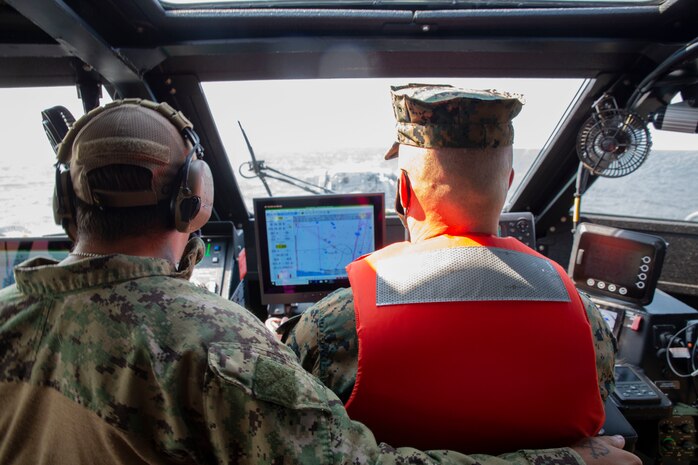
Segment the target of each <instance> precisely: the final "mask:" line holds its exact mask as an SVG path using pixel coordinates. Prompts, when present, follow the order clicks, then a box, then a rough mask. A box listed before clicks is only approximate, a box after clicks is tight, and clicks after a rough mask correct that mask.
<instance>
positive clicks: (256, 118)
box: [203, 78, 584, 211]
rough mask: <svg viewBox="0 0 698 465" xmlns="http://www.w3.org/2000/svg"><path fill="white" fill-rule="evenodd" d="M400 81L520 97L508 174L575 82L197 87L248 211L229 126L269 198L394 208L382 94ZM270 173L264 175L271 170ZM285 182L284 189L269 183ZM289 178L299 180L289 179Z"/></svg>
mask: <svg viewBox="0 0 698 465" xmlns="http://www.w3.org/2000/svg"><path fill="white" fill-rule="evenodd" d="M409 82H431V83H441V84H452V85H454V86H458V87H463V88H471V89H499V90H506V91H509V92H516V93H520V94H523V95H524V98H525V100H526V105H524V108H523V110H522V112H521V114H520V115H519V116H517V117H516V118H515V119H514V131H515V139H514V170H515V173H516V174H515V177H514V183H513V185H512V188H511V189H510V191H509V195H511V194H512V193H513V192H515V190H516V187H517V186H518V184H519V182H520V181H521V179H523V177H524V175H525V173H526V172H527V171H528V169H529V168H530V167H531V166H532V164H533V162H534V161H535V159H536V157H537V156H538V154H539V152H540V150H541V148H542V147H543V146H544V145H545V143H546V141H547V140H548V138H549V137H550V136H551V134H552V132H553V130H554V129H555V127H556V124H557V122H558V121H559V120H560V118H561V117H562V115H563V114H564V113H565V110H566V109H567V107H568V105H569V104H570V103H571V102H572V100H573V98H574V97H575V95H576V93H577V91H578V90H579V88H580V86H581V85H582V83H583V82H584V81H583V80H580V79H445V78H412V79H410V78H391V79H325V80H283V81H236V82H207V83H203V88H204V92H205V93H206V98H207V100H208V102H209V105H210V107H211V111H212V113H213V116H214V117H215V119H216V125H217V126H218V130H219V131H220V132H221V138H222V139H223V143H224V145H225V149H226V152H227V154H228V157H229V159H230V162H231V165H232V166H233V169H234V170H235V172H236V173H235V174H236V176H237V181H238V183H239V185H240V189H241V191H242V193H243V196H244V198H245V201H246V204H247V207H248V210H250V211H251V209H252V199H253V198H255V197H267V196H268V193H267V190H266V189H265V186H264V184H263V182H262V180H261V179H260V177H259V176H257V175H256V173H255V170H254V168H255V167H254V166H251V165H252V164H251V163H250V160H251V157H250V153H249V150H248V148H247V145H246V143H245V139H244V137H243V135H242V132H241V130H240V127H239V126H238V121H239V122H240V123H241V125H242V127H243V128H244V130H245V132H246V134H247V137H248V139H249V142H250V144H251V146H252V148H253V150H254V153H255V155H256V159H257V161H258V162H259V164H258V165H257V168H260V167H261V172H262V174H265V173H266V174H267V175H269V176H268V177H266V182H267V184H268V186H269V190H270V191H271V193H272V195H274V196H285V195H302V194H305V193H307V192H309V191H311V192H316V193H322V192H328V191H332V192H336V193H348V192H385V194H386V202H385V203H386V206H387V207H388V210H390V209H391V208H392V206H393V204H394V202H393V199H394V197H395V185H396V175H395V171H396V170H397V161H395V160H391V161H385V160H384V159H383V155H384V154H385V152H386V151H387V149H388V148H389V147H390V145H391V144H392V143H393V141H394V140H395V129H394V127H395V120H394V118H393V112H392V106H391V102H390V93H389V89H390V86H391V85H398V84H404V83H409ZM272 170H273V171H272ZM284 175H288V176H290V177H292V178H294V179H289V178H288V177H286V178H285V179H286V182H284V181H282V180H279V178H284ZM299 181H302V183H301V182H299Z"/></svg>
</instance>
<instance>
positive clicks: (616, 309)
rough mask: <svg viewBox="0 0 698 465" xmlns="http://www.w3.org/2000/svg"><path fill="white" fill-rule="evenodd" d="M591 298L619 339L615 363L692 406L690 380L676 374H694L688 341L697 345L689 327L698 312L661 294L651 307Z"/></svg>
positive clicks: (602, 297) (658, 294)
mask: <svg viewBox="0 0 698 465" xmlns="http://www.w3.org/2000/svg"><path fill="white" fill-rule="evenodd" d="M590 297H591V300H592V301H593V302H594V303H595V304H596V305H597V307H598V308H599V310H600V311H601V312H602V315H603V317H604V319H605V320H606V322H607V323H608V325H609V328H611V329H612V331H613V333H614V335H615V336H616V337H617V338H618V354H617V355H616V359H618V360H623V361H624V363H625V364H628V365H633V366H635V367H642V369H643V372H644V374H645V375H646V376H647V377H648V378H649V379H650V380H652V382H653V383H654V384H655V385H656V386H657V387H658V388H659V389H660V390H661V391H662V392H664V393H665V394H666V395H667V396H669V398H670V399H671V400H672V401H675V402H676V401H681V402H685V403H691V402H693V400H694V399H695V393H694V392H693V390H692V388H690V386H689V383H688V381H687V379H688V378H686V377H681V376H678V375H677V374H676V373H679V374H683V375H687V374H689V373H691V372H692V371H693V369H692V362H691V358H690V351H689V349H688V348H687V346H688V343H687V341H689V339H690V342H691V344H693V343H695V337H696V334H698V332H693V333H692V332H691V331H690V330H691V328H693V327H692V326H691V325H689V323H690V322H693V321H698V312H697V311H696V310H695V309H693V308H691V307H690V306H688V305H686V304H685V303H683V302H681V301H679V300H678V299H676V298H674V297H672V296H670V295H668V294H666V293H665V292H662V291H661V290H657V291H656V293H655V295H654V299H653V301H652V303H650V304H648V305H637V304H632V303H629V302H624V301H621V300H618V299H614V298H611V297H607V296H604V295H599V294H594V293H590ZM674 336H676V337H674ZM692 338H693V339H692ZM672 341H673V342H672ZM670 343H671V344H670ZM682 344H683V346H682Z"/></svg>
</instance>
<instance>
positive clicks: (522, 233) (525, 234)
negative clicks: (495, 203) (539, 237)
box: [499, 212, 536, 249]
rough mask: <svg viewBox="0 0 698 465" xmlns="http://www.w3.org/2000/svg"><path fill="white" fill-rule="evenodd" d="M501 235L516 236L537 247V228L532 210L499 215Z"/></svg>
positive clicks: (528, 244)
mask: <svg viewBox="0 0 698 465" xmlns="http://www.w3.org/2000/svg"><path fill="white" fill-rule="evenodd" d="M499 236H501V237H514V238H516V239H518V240H519V241H521V242H523V243H524V244H526V245H527V246H528V247H530V248H532V249H535V248H536V228H535V222H534V218H533V213H531V212H507V213H502V214H501V215H500V216H499Z"/></svg>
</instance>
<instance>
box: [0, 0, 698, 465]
mask: <svg viewBox="0 0 698 465" xmlns="http://www.w3.org/2000/svg"><path fill="white" fill-rule="evenodd" d="M411 82H424V83H440V84H453V85H456V86H459V87H464V88H472V89H499V90H504V91H508V92H513V93H517V94H521V95H522V96H523V98H524V99H525V105H524V107H523V110H522V112H521V114H520V115H519V116H518V117H517V118H516V119H515V120H514V123H513V124H514V129H515V139H514V171H515V177H514V181H513V184H512V186H511V188H510V190H509V193H508V196H507V200H506V204H505V207H504V210H503V211H502V215H501V218H500V235H502V236H511V237H515V238H517V239H518V240H520V241H521V242H523V243H524V244H526V245H528V246H529V247H531V248H533V249H534V250H536V251H537V252H539V253H541V254H543V255H545V256H546V257H548V258H550V259H552V260H554V261H556V262H557V263H559V264H560V265H561V266H563V267H564V268H565V269H566V270H569V275H570V276H571V277H572V278H573V280H574V282H575V284H576V285H577V287H578V288H579V289H580V290H582V291H583V292H586V293H587V294H589V295H590V296H591V298H592V300H593V301H594V302H595V303H596V304H597V306H598V307H599V309H600V310H601V311H602V313H603V315H604V318H605V319H606V322H607V323H608V325H609V328H610V329H611V331H612V332H613V334H614V336H615V338H616V339H617V346H618V354H617V361H618V366H617V367H616V391H615V392H614V394H613V395H612V396H611V400H612V402H613V403H614V406H613V408H614V409H615V410H614V411H615V413H614V414H613V415H616V414H617V415H618V416H619V417H621V418H620V419H621V420H624V421H625V422H626V423H628V424H629V426H630V431H632V433H628V437H632V438H633V440H632V441H630V442H629V447H632V448H634V451H635V453H637V454H638V455H639V456H640V457H641V458H642V459H643V462H644V463H647V464H649V463H656V464H660V463H665V464H690V463H698V446H697V444H698V442H697V434H698V433H697V432H696V423H695V422H696V419H697V418H698V366H697V365H698V354H697V353H696V347H697V346H698V189H697V188H696V185H695V182H696V179H698V6H697V5H696V2H695V1H694V0H519V1H510V0H484V1H482V0H448V1H441V0H371V1H368V0H365V1H364V0H339V1H328V0H103V1H100V2H94V1H89V0H31V1H27V0H0V101H1V102H2V103H3V105H2V111H0V134H1V135H2V140H3V142H4V145H5V150H3V152H4V153H3V154H2V160H3V163H2V168H0V179H2V183H1V185H2V189H0V191H1V193H0V198H2V205H3V214H2V215H1V217H2V220H1V221H0V264H1V268H0V279H2V287H5V286H8V285H10V284H11V283H12V282H13V275H12V268H13V267H14V266H16V265H18V264H19V263H21V262H23V261H25V260H26V259H28V258H30V257H33V256H37V255H46V256H49V257H53V258H55V259H58V260H60V259H62V258H64V257H65V256H66V255H67V254H68V252H69V251H70V249H71V247H72V244H71V241H70V240H69V238H68V237H67V236H66V234H65V232H64V231H63V230H62V228H61V227H60V225H57V224H56V223H55V222H54V219H53V216H52V207H51V201H52V196H53V188H54V184H55V167H54V165H55V164H56V158H55V153H54V151H53V148H54V147H52V145H53V143H52V142H51V134H54V139H55V138H57V139H58V140H54V141H53V142H59V141H60V138H61V137H62V136H61V135H60V134H63V135H64V133H65V132H63V133H61V127H62V126H63V127H64V129H65V128H67V126H69V125H70V122H71V118H74V119H77V118H79V117H80V116H81V115H83V114H84V113H86V112H88V111H89V110H91V109H93V108H95V107H97V106H99V105H103V104H105V103H107V102H109V101H112V100H116V99H123V98H142V99H149V100H153V101H157V102H167V103H169V104H170V105H171V106H172V107H174V108H175V109H177V110H180V111H181V112H183V113H184V114H185V115H186V116H187V117H188V118H189V119H190V120H191V122H192V123H193V125H194V128H195V130H196V133H197V134H198V136H199V137H200V140H201V145H202V146H203V149H204V160H205V161H206V163H208V165H209V166H210V168H211V171H212V174H213V179H214V183H215V200H214V205H213V215H212V217H211V220H210V221H209V223H208V224H206V225H205V226H204V227H203V228H202V230H201V232H200V234H201V237H202V239H203V240H204V242H205V244H206V252H205V256H204V258H203V259H202V261H201V262H200V263H199V265H198V266H197V268H196V270H195V272H194V275H193V277H192V280H193V281H194V282H195V283H197V284H198V285H200V286H202V287H205V288H206V289H208V290H209V291H210V292H213V293H217V294H219V295H221V296H222V297H224V298H226V299H230V300H233V301H235V302H237V303H239V304H240V305H242V306H243V307H245V308H246V309H247V310H249V311H250V312H252V313H253V314H254V315H256V316H257V317H258V318H259V319H260V320H262V321H266V322H269V321H270V320H274V319H275V320H276V324H272V325H268V326H270V327H271V328H272V329H273V330H274V331H277V330H278V331H279V333H280V336H281V335H282V334H283V332H284V329H285V326H284V324H285V323H284V322H285V321H286V320H287V319H289V318H291V319H292V317H294V316H295V315H298V314H300V313H302V312H303V311H304V310H306V309H307V308H308V307H309V306H310V305H312V303H313V302H316V301H318V300H319V299H321V298H322V297H323V296H325V295H327V294H328V293H329V292H331V291H332V290H334V289H337V288H338V287H346V286H347V285H348V280H347V277H346V272H345V266H346V265H347V264H348V263H349V262H350V261H351V260H354V259H356V258H357V257H359V256H361V255H364V254H366V253H369V252H371V251H373V250H376V249H379V248H381V247H383V246H385V245H388V244H391V243H394V242H398V241H403V240H405V238H406V236H405V229H404V227H403V225H402V223H401V222H400V219H399V218H398V216H397V214H396V212H395V195H396V186H397V173H396V171H397V168H396V166H397V165H396V164H395V162H394V161H386V160H384V159H383V154H384V153H385V151H386V150H387V149H388V148H389V147H390V145H391V144H392V143H393V142H394V129H393V126H394V120H393V119H392V116H393V115H392V110H391V106H390V100H389V88H390V86H391V85H399V84H406V83H411ZM57 106H60V107H61V108H63V110H55V108H57ZM52 108H53V109H54V111H53V112H51V111H49V110H50V109H52ZM68 115H72V116H68ZM54 126H55V127H54ZM45 134H48V135H49V139H47V138H46V135H45ZM56 134H58V136H56ZM8 144H9V147H8ZM279 323H281V325H280V326H279ZM277 327H278V328H277ZM487 330H488V331H492V332H496V328H487ZM607 415H608V417H610V416H612V415H611V414H607ZM624 424H625V423H624Z"/></svg>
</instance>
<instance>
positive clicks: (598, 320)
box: [579, 292, 617, 401]
mask: <svg viewBox="0 0 698 465" xmlns="http://www.w3.org/2000/svg"><path fill="white" fill-rule="evenodd" d="M579 295H580V297H581V298H582V302H583V303H584V309H585V310H586V313H587V317H588V318H589V323H590V324H591V333H592V337H593V339H594V351H595V353H596V372H597V375H598V378H599V391H600V392H601V398H602V399H603V400H604V401H605V400H606V398H607V397H608V395H609V394H610V393H611V392H613V389H614V386H615V379H614V375H613V365H614V364H615V355H616V352H617V346H616V338H615V337H614V336H613V334H612V333H611V331H610V329H609V328H608V325H607V324H606V321H605V320H604V319H603V316H602V315H601V312H600V311H599V309H598V307H596V304H594V302H592V301H591V299H590V298H589V296H587V295H586V294H584V293H583V292H580V293H579Z"/></svg>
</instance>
